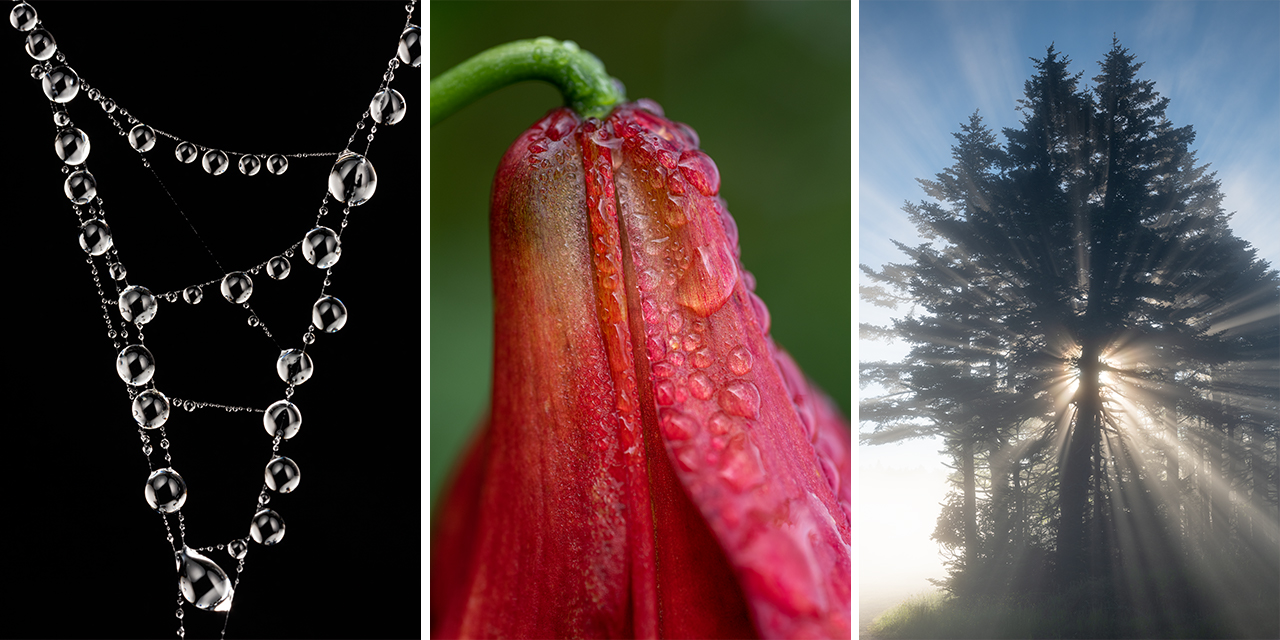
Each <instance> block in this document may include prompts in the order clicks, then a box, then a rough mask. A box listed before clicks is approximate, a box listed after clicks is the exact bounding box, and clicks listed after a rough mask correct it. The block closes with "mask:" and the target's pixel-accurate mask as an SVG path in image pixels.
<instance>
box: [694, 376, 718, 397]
mask: <svg viewBox="0 0 1280 640" xmlns="http://www.w3.org/2000/svg"><path fill="white" fill-rule="evenodd" d="M689 393H692V394H693V397H695V398H697V399H699V400H709V399H710V398H711V394H713V393H715V383H713V382H712V381H711V376H708V375H707V374H705V373H703V372H701V371H696V372H694V373H692V374H689Z"/></svg>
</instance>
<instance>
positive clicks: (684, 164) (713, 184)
mask: <svg viewBox="0 0 1280 640" xmlns="http://www.w3.org/2000/svg"><path fill="white" fill-rule="evenodd" d="M679 164H680V172H681V173H683V174H684V177H685V179H686V180H688V181H689V184H691V185H693V188H695V189H697V190H698V192H699V193H701V194H702V195H704V196H714V195H716V194H717V193H720V169H718V168H716V163H715V161H714V160H712V159H711V156H709V155H707V154H705V153H703V152H702V151H701V150H699V149H686V150H685V152H684V153H681V154H680V163H679Z"/></svg>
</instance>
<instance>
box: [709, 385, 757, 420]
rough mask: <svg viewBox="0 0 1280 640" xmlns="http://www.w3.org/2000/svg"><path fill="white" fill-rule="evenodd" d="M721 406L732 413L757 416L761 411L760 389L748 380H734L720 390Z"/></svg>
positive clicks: (745, 416) (749, 416) (747, 416)
mask: <svg viewBox="0 0 1280 640" xmlns="http://www.w3.org/2000/svg"><path fill="white" fill-rule="evenodd" d="M719 401H720V408H721V409H724V410H725V412H727V413H728V414H730V415H735V416H741V417H743V418H755V417H757V415H758V414H759V413H760V390H759V389H757V388H756V385H755V383H753V382H751V381H748V380H734V381H733V382H730V383H729V384H728V385H726V386H725V388H724V389H721V390H720V397H719Z"/></svg>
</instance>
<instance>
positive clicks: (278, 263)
mask: <svg viewBox="0 0 1280 640" xmlns="http://www.w3.org/2000/svg"><path fill="white" fill-rule="evenodd" d="M291 268H292V265H290V264H289V259H288V258H286V257H284V256H276V257H274V258H272V259H270V260H268V261H267V275H269V276H271V279H272V280H284V279H285V278H288V277H289V270H290V269H291Z"/></svg>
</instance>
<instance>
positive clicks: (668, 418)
mask: <svg viewBox="0 0 1280 640" xmlns="http://www.w3.org/2000/svg"><path fill="white" fill-rule="evenodd" d="M658 426H659V427H661V428H662V435H663V437H665V438H666V439H668V440H675V441H682V440H688V439H689V438H691V437H693V434H695V433H697V432H698V421H697V420H695V419H693V418H691V417H689V416H687V415H685V414H683V413H681V412H679V411H676V410H675V409H663V410H662V412H661V413H660V414H659V416H658Z"/></svg>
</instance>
